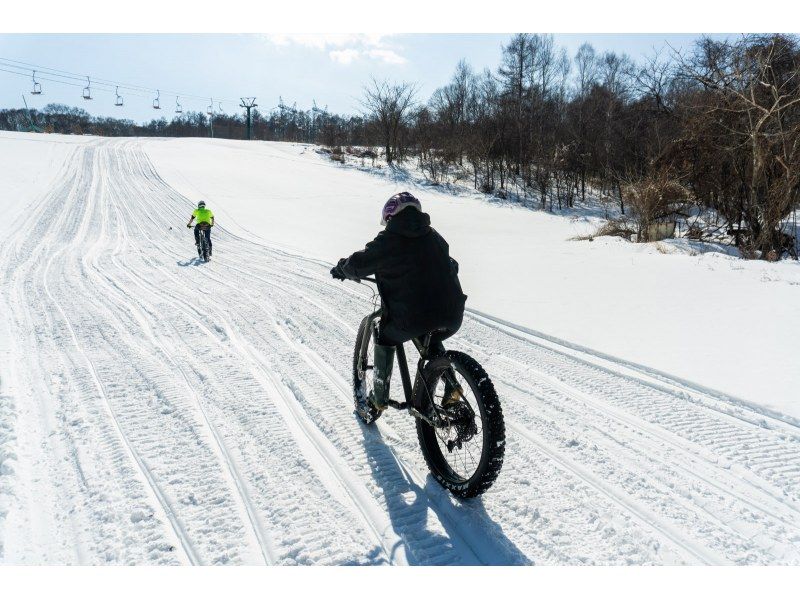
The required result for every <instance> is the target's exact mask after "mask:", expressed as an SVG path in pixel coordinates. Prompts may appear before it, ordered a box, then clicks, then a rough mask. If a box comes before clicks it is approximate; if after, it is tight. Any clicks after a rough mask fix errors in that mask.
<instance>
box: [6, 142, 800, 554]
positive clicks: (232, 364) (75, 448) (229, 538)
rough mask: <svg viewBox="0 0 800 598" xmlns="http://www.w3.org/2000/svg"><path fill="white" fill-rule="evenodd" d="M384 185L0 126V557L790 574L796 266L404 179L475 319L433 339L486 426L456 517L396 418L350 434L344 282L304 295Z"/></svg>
mask: <svg viewBox="0 0 800 598" xmlns="http://www.w3.org/2000/svg"><path fill="white" fill-rule="evenodd" d="M408 184H409V183H408V182H407V180H404V179H402V178H400V177H399V175H398V176H394V177H393V176H385V175H380V174H370V173H365V172H359V171H357V170H355V169H353V168H344V167H340V166H336V165H334V164H332V163H330V162H328V161H326V160H325V159H323V158H322V157H320V156H318V155H317V154H315V153H314V152H313V150H312V149H311V148H307V147H304V146H300V145H296V146H295V145H290V144H264V143H252V144H246V143H237V142H225V141H214V142H210V141H208V140H180V141H172V140H139V139H114V140H112V139H98V138H91V137H84V138H70V137H58V136H47V137H45V136H36V135H22V134H10V133H0V207H2V209H3V214H4V216H5V220H4V222H3V224H2V225H0V226H2V228H1V229H0V233H2V236H3V237H2V238H3V243H2V245H0V310H2V313H3V314H4V316H5V317H4V318H2V319H0V368H1V369H0V561H1V562H5V563H203V564H205V563H208V564H211V563H280V564H289V563H302V564H306V563H319V564H343V563H374V564H378V563H395V564H403V563H413V564H439V563H441V564H445V563H466V564H474V563H535V564H561V563H569V564H573V563H574V564H577V563H598V564H617V563H618V564H645V563H648V564H649V563H659V564H662V563H741V564H745V563H753V564H755V563H781V564H782V563H793V564H800V427H799V426H798V419H800V409H798V406H797V402H796V399H795V397H794V395H796V394H797V387H798V380H799V379H800V365H798V359H797V351H796V344H797V330H798V325H799V324H800V311H798V310H799V309H800V308H799V307H798V306H799V305H800V302H798V299H800V284H799V283H800V269H798V268H797V265H796V264H791V263H782V264H761V263H748V262H743V261H740V260H735V259H733V258H730V257H727V256H723V255H721V254H717V253H707V254H703V255H697V256H692V255H688V254H686V253H685V252H683V251H680V252H679V253H676V254H675V255H664V254H662V253H661V252H659V251H658V250H657V249H656V248H655V247H653V246H632V245H629V244H625V243H623V242H614V241H613V240H597V241H595V242H593V243H589V242H575V241H567V240H566V239H567V238H569V237H571V236H573V235H574V234H575V233H576V232H579V231H585V230H586V229H587V228H590V227H591V226H592V222H591V221H582V220H580V219H577V220H571V219H569V218H564V217H557V216H549V215H546V214H541V213H535V212H531V211H527V210H523V209H519V208H508V207H501V206H497V205H492V204H489V203H487V202H485V201H482V200H480V199H477V198H475V197H472V196H469V197H467V196H463V197H462V196H454V195H446V194H443V193H440V192H436V191H431V190H426V189H416V188H415V189H414V191H415V192H418V194H419V196H420V197H421V199H422V201H423V205H424V206H425V208H426V210H427V211H429V212H430V213H431V215H432V218H433V221H434V225H435V226H436V227H437V228H438V229H439V230H440V231H441V232H442V233H443V234H444V236H445V237H446V238H447V239H448V240H449V241H450V243H451V250H452V253H453V255H454V256H455V257H456V258H457V259H459V261H460V263H461V266H462V273H463V277H462V278H463V280H462V282H463V284H464V287H465V291H466V292H467V294H468V295H469V296H470V300H469V302H468V305H469V306H470V307H472V308H473V309H474V310H477V311H472V312H470V314H469V315H468V317H467V318H466V320H465V324H464V327H463V328H462V330H461V332H460V333H459V334H458V335H457V336H456V337H454V339H452V340H451V341H450V343H449V346H451V347H453V348H460V349H462V350H465V351H467V352H469V353H471V354H472V355H474V356H475V357H476V358H477V359H478V360H479V361H480V362H481V363H483V364H484V366H485V367H486V369H487V370H488V371H489V373H490V375H491V376H492V378H493V379H494V381H495V384H496V386H497V388H498V391H499V393H500V396H501V400H502V403H503V408H504V412H505V414H506V422H507V428H508V444H507V450H506V463H505V467H504V470H503V472H502V473H501V476H500V478H499V479H498V481H497V483H496V485H495V486H494V487H493V488H492V490H491V491H490V492H489V493H488V494H486V495H485V496H484V497H483V498H481V499H478V500H474V501H470V502H463V503H462V502H459V501H457V500H455V499H453V498H451V497H450V495H449V494H448V493H447V492H445V491H444V490H442V489H441V488H440V487H439V486H438V485H437V484H436V483H435V482H434V481H433V480H432V479H431V478H430V477H429V476H428V475H427V471H426V468H425V464H424V462H423V460H422V456H421V454H420V452H419V448H418V446H417V443H416V436H415V434H414V431H413V425H412V421H411V420H410V418H408V417H407V416H406V415H404V414H400V413H389V414H388V415H387V416H386V417H385V418H382V419H381V420H380V422H379V423H378V425H377V426H376V427H374V428H371V429H368V428H365V427H363V426H362V425H360V424H359V423H358V422H357V420H356V419H355V418H354V416H353V414H352V409H351V405H352V400H351V392H350V386H349V380H350V377H351V374H350V360H351V355H352V344H353V337H354V335H355V328H356V326H357V325H358V322H359V320H360V318H361V316H363V315H364V313H366V311H367V310H368V309H369V306H370V304H369V301H368V300H369V297H370V294H369V291H368V290H367V289H366V288H365V287H362V286H358V285H355V284H352V283H347V284H342V283H338V282H336V281H333V280H331V279H330V277H329V275H328V269H329V267H330V263H331V262H333V261H335V259H336V258H338V257H340V256H342V255H345V254H347V253H349V252H350V251H352V250H354V249H356V248H358V247H359V246H361V245H362V244H363V242H364V241H366V240H367V239H368V238H371V237H372V236H373V235H374V233H375V232H376V231H377V224H376V221H377V217H378V212H379V208H380V205H381V203H382V201H383V200H384V199H385V198H386V197H387V196H388V195H389V194H390V193H391V192H393V191H395V190H397V189H401V188H404V186H406V185H408ZM199 198H205V199H206V200H207V201H209V203H210V207H212V209H214V211H215V213H216V214H217V218H218V222H219V225H220V226H218V227H216V228H215V233H214V248H215V252H214V260H213V261H212V262H211V263H209V264H203V265H199V264H197V263H196V260H193V259H192V253H193V244H192V241H191V232H190V231H189V230H188V229H186V228H185V226H184V224H185V221H186V220H187V219H188V214H189V212H190V210H191V207H192V204H193V203H194V202H195V201H196V200H197V199H199ZM662 250H664V251H671V250H674V251H676V252H678V251H679V250H680V247H679V245H678V244H677V243H675V244H665V245H664V247H663V248H662ZM587 347H591V349H588V348H587ZM612 355H613V357H612ZM656 370H659V371H656ZM664 372H669V374H666V373H664ZM711 389H715V390H711ZM394 390H395V391H397V389H396V388H395V389H394Z"/></svg>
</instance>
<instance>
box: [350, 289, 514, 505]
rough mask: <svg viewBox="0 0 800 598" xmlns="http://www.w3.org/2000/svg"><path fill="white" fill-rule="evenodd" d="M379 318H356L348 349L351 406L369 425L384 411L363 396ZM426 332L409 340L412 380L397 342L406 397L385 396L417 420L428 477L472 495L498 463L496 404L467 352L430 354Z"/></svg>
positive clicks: (368, 389)
mask: <svg viewBox="0 0 800 598" xmlns="http://www.w3.org/2000/svg"><path fill="white" fill-rule="evenodd" d="M362 280H364V281H367V282H371V283H375V282H376V281H375V279H374V278H364V279H362ZM380 318H381V309H377V310H376V311H374V312H373V313H371V314H370V315H368V316H366V317H365V318H364V319H363V320H362V321H361V325H360V326H359V328H358V337H357V338H356V346H355V352H354V355H353V395H354V398H355V407H356V413H357V414H358V416H359V417H360V418H361V420H362V421H363V422H364V423H365V424H368V425H370V424H373V423H375V421H376V420H377V419H378V418H379V417H380V416H381V414H382V413H383V412H382V411H379V410H378V409H376V408H375V407H374V406H373V405H372V403H371V402H370V400H369V397H370V394H371V393H372V392H373V390H374V363H373V362H374V346H375V341H376V339H377V338H378V325H379V322H380ZM433 332H436V331H433ZM433 332H431V333H428V334H427V335H425V336H424V337H422V338H421V339H413V343H414V346H415V347H416V349H417V351H418V352H419V360H418V361H417V371H416V374H415V376H414V383H413V385H412V383H411V376H410V373H409V369H408V363H407V362H406V354H405V349H404V346H403V345H402V344H401V345H397V347H396V355H397V362H398V366H399V368H400V377H401V380H402V383H403V392H404V394H405V402H402V403H401V402H398V401H394V400H390V401H389V407H392V408H394V409H399V410H404V411H406V412H408V413H409V414H410V415H412V416H413V417H414V418H415V419H416V427H417V438H418V439H419V444H420V447H421V448H422V454H423V456H424V457H425V461H426V463H427V464H428V468H429V469H430V471H431V474H432V475H433V477H434V478H435V479H436V480H437V481H438V482H439V483H440V484H441V485H442V486H444V487H445V488H447V489H448V490H450V492H452V493H453V494H454V495H456V496H458V497H460V498H472V497H475V496H478V495H480V494H482V493H483V492H485V491H486V490H488V489H489V488H490V487H491V485H492V484H493V483H494V481H495V479H497V476H498V474H499V473H500V469H501V468H502V466H503V456H504V453H505V422H504V420H503V411H502V409H501V407H500V400H499V399H498V397H497V392H496V391H495V388H494V384H492V381H491V379H490V378H489V376H488V375H487V373H486V371H485V370H484V369H483V367H481V365H480V364H479V363H478V362H477V361H475V360H474V359H473V358H472V357H470V356H469V355H467V354H465V353H461V352H460V351H445V352H444V353H441V354H439V355H431V354H430V353H429V346H430V344H431V337H432V335H433Z"/></svg>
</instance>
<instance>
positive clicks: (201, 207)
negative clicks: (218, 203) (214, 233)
mask: <svg viewBox="0 0 800 598" xmlns="http://www.w3.org/2000/svg"><path fill="white" fill-rule="evenodd" d="M195 218H196V219H197V224H195V227H194V245H195V247H197V252H198V254H199V253H200V232H201V231H202V233H203V234H204V235H205V236H206V242H207V243H208V255H209V256H210V255H211V227H212V226H214V212H212V211H211V210H208V209H206V202H204V201H202V200H201V201H200V202H198V204H197V209H196V210H195V211H194V212H192V217H191V218H189V224H187V225H186V228H192V221H193V220H194V219H195ZM203 224H207V225H208V226H202V225H203Z"/></svg>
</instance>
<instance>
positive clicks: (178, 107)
mask: <svg viewBox="0 0 800 598" xmlns="http://www.w3.org/2000/svg"><path fill="white" fill-rule="evenodd" d="M181 113H183V108H181V103H180V102H179V101H178V96H175V114H181Z"/></svg>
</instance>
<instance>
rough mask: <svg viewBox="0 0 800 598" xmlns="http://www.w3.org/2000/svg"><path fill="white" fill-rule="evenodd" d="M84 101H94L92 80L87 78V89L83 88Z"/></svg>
mask: <svg viewBox="0 0 800 598" xmlns="http://www.w3.org/2000/svg"><path fill="white" fill-rule="evenodd" d="M83 99H84V100H91V99H92V80H91V79H89V77H86V87H84V88H83Z"/></svg>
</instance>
